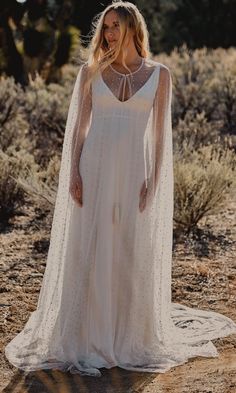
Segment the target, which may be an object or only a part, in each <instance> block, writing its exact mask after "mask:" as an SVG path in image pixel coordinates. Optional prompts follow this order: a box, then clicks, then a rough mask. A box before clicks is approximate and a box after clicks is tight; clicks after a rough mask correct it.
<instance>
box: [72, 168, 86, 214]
mask: <svg viewBox="0 0 236 393" xmlns="http://www.w3.org/2000/svg"><path fill="white" fill-rule="evenodd" d="M70 194H71V196H72V198H73V199H74V201H75V202H77V203H78V204H79V206H80V207H82V206H83V183H82V178H81V175H80V172H79V170H78V169H73V170H72V173H71V180H70Z"/></svg>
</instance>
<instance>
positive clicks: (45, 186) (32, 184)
mask: <svg viewBox="0 0 236 393" xmlns="http://www.w3.org/2000/svg"><path fill="white" fill-rule="evenodd" d="M59 170H60V159H59V157H58V156H55V157H52V158H51V160H50V161H49V164H48V166H47V168H46V169H44V170H37V171H35V170H34V167H33V166H32V167H31V169H30V170H29V171H28V172H27V173H21V174H20V175H19V176H18V178H17V182H18V184H19V186H20V187H21V188H22V189H24V191H25V192H26V193H27V194H28V196H29V197H30V198H31V200H32V201H33V202H34V203H35V205H37V207H38V208H39V209H41V210H47V211H49V212H51V213H52V211H53V208H54V204H55V201H56V193H57V186H58V177H59Z"/></svg>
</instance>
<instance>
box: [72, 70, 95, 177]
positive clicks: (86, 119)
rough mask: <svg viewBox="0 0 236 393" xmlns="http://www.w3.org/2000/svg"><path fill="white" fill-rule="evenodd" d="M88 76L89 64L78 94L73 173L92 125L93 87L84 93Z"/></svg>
mask: <svg viewBox="0 0 236 393" xmlns="http://www.w3.org/2000/svg"><path fill="white" fill-rule="evenodd" d="M87 76H88V65H87V63H85V64H83V65H82V66H81V79H80V86H79V88H80V92H79V94H78V102H77V116H76V121H75V126H74V129H73V136H72V145H71V169H72V171H71V173H72V174H73V173H74V171H75V170H78V167H79V160H80V156H81V152H82V149H83V144H84V141H85V138H86V136H87V135H86V132H87V130H88V126H89V123H90V118H91V113H92V87H91V84H90V89H89V91H88V93H87V94H85V91H84V85H85V82H86V80H87Z"/></svg>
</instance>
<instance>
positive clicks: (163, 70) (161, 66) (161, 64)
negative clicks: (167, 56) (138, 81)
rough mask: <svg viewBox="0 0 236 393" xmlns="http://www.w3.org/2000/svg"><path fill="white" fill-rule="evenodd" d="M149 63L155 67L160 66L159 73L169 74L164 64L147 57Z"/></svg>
mask: <svg viewBox="0 0 236 393" xmlns="http://www.w3.org/2000/svg"><path fill="white" fill-rule="evenodd" d="M149 64H151V65H152V66H154V67H156V68H160V72H161V73H163V74H167V75H171V72H170V69H169V67H168V66H167V65H166V64H164V63H160V62H159V61H156V60H153V59H149Z"/></svg>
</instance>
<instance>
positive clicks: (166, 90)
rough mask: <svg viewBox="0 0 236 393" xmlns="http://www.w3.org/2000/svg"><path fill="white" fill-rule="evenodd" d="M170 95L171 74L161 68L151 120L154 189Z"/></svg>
mask: <svg viewBox="0 0 236 393" xmlns="http://www.w3.org/2000/svg"><path fill="white" fill-rule="evenodd" d="M171 93H172V80H171V74H170V71H169V69H168V68H167V67H165V66H161V69H160V75H159V83H158V88H157V91H156V95H155V99H154V103H153V120H154V132H155V138H154V140H155V149H154V150H155V165H154V187H155V189H156V187H157V184H158V180H159V175H160V169H161V163H162V157H163V147H164V138H165V132H166V127H167V121H168V110H169V106H170V105H171Z"/></svg>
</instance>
